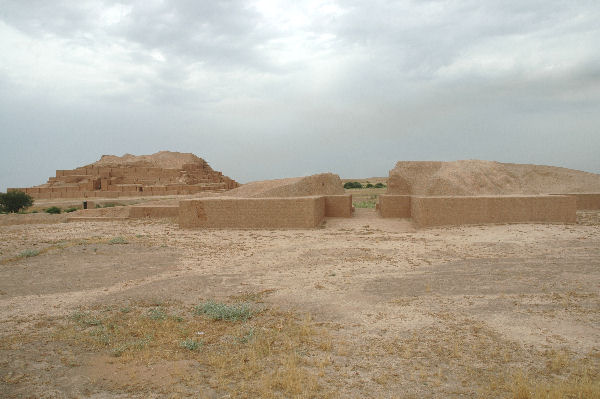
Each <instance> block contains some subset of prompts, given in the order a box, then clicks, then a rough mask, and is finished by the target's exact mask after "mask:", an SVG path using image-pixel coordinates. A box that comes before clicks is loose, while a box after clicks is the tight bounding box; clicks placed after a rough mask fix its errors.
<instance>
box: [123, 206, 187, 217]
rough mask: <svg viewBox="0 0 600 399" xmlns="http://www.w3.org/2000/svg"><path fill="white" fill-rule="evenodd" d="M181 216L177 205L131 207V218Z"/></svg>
mask: <svg viewBox="0 0 600 399" xmlns="http://www.w3.org/2000/svg"><path fill="white" fill-rule="evenodd" d="M178 216H179V206H177V205H154V206H132V207H131V208H129V217H130V218H131V219H144V218H176V217H178Z"/></svg>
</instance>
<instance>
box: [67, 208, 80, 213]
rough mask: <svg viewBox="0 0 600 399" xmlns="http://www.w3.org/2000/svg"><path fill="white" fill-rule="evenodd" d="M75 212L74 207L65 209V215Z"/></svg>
mask: <svg viewBox="0 0 600 399" xmlns="http://www.w3.org/2000/svg"><path fill="white" fill-rule="evenodd" d="M76 210H77V208H75V207H72V208H67V209H65V213H71V212H75V211H76Z"/></svg>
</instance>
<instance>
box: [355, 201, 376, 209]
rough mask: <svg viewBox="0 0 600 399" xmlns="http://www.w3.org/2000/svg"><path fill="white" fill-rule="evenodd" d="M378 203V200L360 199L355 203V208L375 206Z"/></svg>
mask: <svg viewBox="0 0 600 399" xmlns="http://www.w3.org/2000/svg"><path fill="white" fill-rule="evenodd" d="M376 205H377V202H375V201H373V200H367V201H358V202H355V203H354V207H355V208H375V207H376Z"/></svg>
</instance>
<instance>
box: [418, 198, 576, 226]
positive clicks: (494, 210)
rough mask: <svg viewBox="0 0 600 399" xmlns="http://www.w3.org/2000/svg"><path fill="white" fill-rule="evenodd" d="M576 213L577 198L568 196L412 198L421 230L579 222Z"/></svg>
mask: <svg viewBox="0 0 600 399" xmlns="http://www.w3.org/2000/svg"><path fill="white" fill-rule="evenodd" d="M576 213H577V202H576V198H575V197H573V196H568V195H564V196H562V195H548V196H493V197H492V196H489V197H485V196H477V197H420V196H413V197H412V198H411V215H412V219H413V222H414V223H415V225H416V226H417V227H431V226H445V225H463V224H486V223H531V222H533V223H575V222H576V218H577V215H576Z"/></svg>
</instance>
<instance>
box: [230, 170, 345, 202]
mask: <svg viewBox="0 0 600 399" xmlns="http://www.w3.org/2000/svg"><path fill="white" fill-rule="evenodd" d="M337 194H344V188H343V186H342V180H341V179H340V177H339V176H338V175H336V174H333V173H321V174H316V175H312V176H305V177H293V178H289V179H276V180H263V181H255V182H251V183H247V184H244V185H243V186H241V187H238V188H236V189H234V190H231V191H228V192H227V193H226V195H227V196H228V197H246V198H268V197H302V196H309V195H337Z"/></svg>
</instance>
